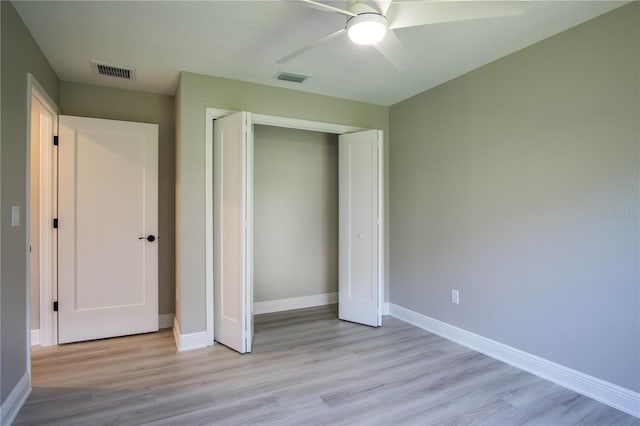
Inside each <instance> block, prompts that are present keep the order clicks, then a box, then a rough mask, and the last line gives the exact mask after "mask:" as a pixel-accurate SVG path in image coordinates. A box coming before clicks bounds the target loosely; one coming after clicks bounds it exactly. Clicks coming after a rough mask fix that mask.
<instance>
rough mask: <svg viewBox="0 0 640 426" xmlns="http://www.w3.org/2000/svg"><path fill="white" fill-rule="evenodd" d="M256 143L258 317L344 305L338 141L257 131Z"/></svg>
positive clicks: (258, 127) (255, 295) (269, 128)
mask: <svg viewBox="0 0 640 426" xmlns="http://www.w3.org/2000/svg"><path fill="white" fill-rule="evenodd" d="M253 138H254V150H253V161H254V174H253V180H254V184H253V186H254V189H253V195H254V203H253V214H254V226H253V232H254V239H253V288H254V289H253V300H254V302H253V313H254V315H259V314H266V313H273V312H282V313H283V314H284V313H286V311H292V310H297V309H303V308H310V307H316V306H326V305H332V304H337V302H338V256H339V254H338V250H339V246H338V244H339V222H338V219H339V210H338V195H339V187H338V135H336V134H331V133H324V132H317V131H310V130H300V129H291V128H284V127H275V126H266V125H258V124H256V125H254V126H253ZM332 311H333V312H334V313H335V318H336V319H337V318H338V313H337V310H336V309H333V310H332ZM279 317H280V318H283V315H280V316H279Z"/></svg>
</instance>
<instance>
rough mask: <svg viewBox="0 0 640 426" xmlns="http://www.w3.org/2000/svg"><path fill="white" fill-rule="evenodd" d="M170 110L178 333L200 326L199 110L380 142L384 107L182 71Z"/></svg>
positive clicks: (385, 113)
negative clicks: (274, 119)
mask: <svg viewBox="0 0 640 426" xmlns="http://www.w3.org/2000/svg"><path fill="white" fill-rule="evenodd" d="M176 106H177V117H176V126H177V134H176V291H177V294H176V303H177V306H176V315H177V317H178V321H179V323H180V326H181V330H182V332H183V333H195V332H202V331H204V330H205V328H206V324H205V322H206V310H205V277H204V271H205V259H204V243H205V237H204V226H205V215H204V201H205V198H204V146H205V145H204V133H205V108H206V107H212V108H221V109H228V110H233V111H249V112H253V113H262V114H269V115H275V116H283V117H289V118H298V119H305V120H313V121H321V122H327V123H336V124H345V125H351V126H356V127H363V128H372V129H381V130H383V131H384V133H385V138H386V135H387V134H388V129H389V125H388V108H387V107H382V106H378V105H371V104H366V103H362V102H355V101H348V100H344V99H339V98H333V97H328V96H321V95H315V94H310V93H304V92H300V91H296V90H289V89H281V88H276V87H271V86H263V85H259V84H253V83H246V82H241V81H236V80H228V79H223V78H217V77H209V76H204V75H199V74H191V73H187V72H183V73H182V74H181V75H180V83H179V87H178V91H177V93H176ZM386 149H387V150H388V144H387V145H386ZM387 152H388V151H387ZM386 179H387V185H386V186H387V187H388V175H387V177H386ZM385 205H386V206H387V208H386V210H387V211H388V203H385Z"/></svg>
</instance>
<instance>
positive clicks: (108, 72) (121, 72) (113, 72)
mask: <svg viewBox="0 0 640 426" xmlns="http://www.w3.org/2000/svg"><path fill="white" fill-rule="evenodd" d="M91 68H93V72H94V74H98V75H103V76H105V77H113V78H120V79H123V80H135V77H136V69H135V68H133V67H121V66H117V65H111V64H104V63H101V62H95V61H92V62H91Z"/></svg>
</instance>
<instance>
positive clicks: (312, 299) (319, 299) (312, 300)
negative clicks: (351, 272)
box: [253, 292, 338, 315]
mask: <svg viewBox="0 0 640 426" xmlns="http://www.w3.org/2000/svg"><path fill="white" fill-rule="evenodd" d="M332 303H338V293H337V292H336V293H323V294H314V295H312V296H302V297H291V298H288V299H278V300H267V301H265V302H254V303H253V313H254V315H259V314H269V313H271V312H281V311H290V310H292V309H304V308H312V307H314V306H324V305H330V304H332Z"/></svg>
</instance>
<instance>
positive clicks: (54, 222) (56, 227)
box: [53, 218, 58, 229]
mask: <svg viewBox="0 0 640 426" xmlns="http://www.w3.org/2000/svg"><path fill="white" fill-rule="evenodd" d="M53 228H54V229H58V219H57V218H56V219H53Z"/></svg>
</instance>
